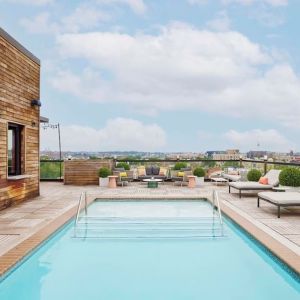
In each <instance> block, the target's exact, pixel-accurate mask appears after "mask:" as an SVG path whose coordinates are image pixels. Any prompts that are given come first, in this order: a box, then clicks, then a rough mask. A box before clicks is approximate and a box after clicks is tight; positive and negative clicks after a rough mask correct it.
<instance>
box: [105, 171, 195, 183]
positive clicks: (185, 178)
mask: <svg viewBox="0 0 300 300" xmlns="http://www.w3.org/2000/svg"><path fill="white" fill-rule="evenodd" d="M109 177H110V178H111V180H112V181H113V180H115V182H116V183H115V184H113V183H112V184H111V185H109V187H115V186H127V185H128V184H129V182H132V181H134V180H136V181H140V182H141V183H147V187H148V188H157V187H158V184H159V183H164V182H165V181H169V182H173V183H174V185H180V186H188V187H190V188H193V187H195V186H196V176H193V173H192V169H191V168H182V169H180V170H170V169H169V168H165V167H159V166H147V167H143V166H140V167H138V168H137V169H136V172H135V171H134V170H130V171H129V170H125V169H124V168H115V169H114V171H113V176H109Z"/></svg>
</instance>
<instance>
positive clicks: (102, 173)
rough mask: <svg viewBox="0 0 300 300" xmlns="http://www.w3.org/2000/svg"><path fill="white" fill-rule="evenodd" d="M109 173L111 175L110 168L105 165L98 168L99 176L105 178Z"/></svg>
mask: <svg viewBox="0 0 300 300" xmlns="http://www.w3.org/2000/svg"><path fill="white" fill-rule="evenodd" d="M109 175H111V170H110V169H108V168H105V167H103V168H100V169H99V177H101V178H106V177H108V176H109Z"/></svg>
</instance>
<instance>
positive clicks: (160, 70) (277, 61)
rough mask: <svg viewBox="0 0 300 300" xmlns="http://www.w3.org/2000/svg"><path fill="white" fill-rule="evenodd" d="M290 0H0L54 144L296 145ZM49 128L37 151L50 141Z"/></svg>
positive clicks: (298, 74)
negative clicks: (30, 60)
mask: <svg viewBox="0 0 300 300" xmlns="http://www.w3.org/2000/svg"><path fill="white" fill-rule="evenodd" d="M299 11H300V1H298V0H215V1H214V0H212V1H209V0H165V1H164V0H161V1H158V0H152V1H150V0H149V1H148V0H86V1H79V0H72V1H66V0H0V26H1V27H2V28H3V29H4V30H6V31H7V32H8V33H9V34H10V35H12V36H13V37H14V38H16V39H17V40H18V41H19V42H20V43H21V44H23V45H24V46H25V47H26V48H27V49H28V50H30V51H31V52H33V53H34V54H35V55H36V56H37V57H38V58H39V59H40V60H41V96H40V100H41V101H42V108H41V114H42V115H43V116H45V117H48V118H49V119H50V123H57V122H59V123H60V124H61V128H62V147H63V150H66V151H70V150H73V151H116V150H126V151H128V150H129V151H130V150H137V151H147V152H148V151H149V152H150V151H174V152H181V151H186V152H189V151H195V152H203V151H206V150H224V149H231V148H237V149H240V150H241V151H243V152H245V151H248V150H268V151H283V152H289V151H290V150H294V151H300V139H299V133H300V56H299V53H300V39H299V28H300V19H299ZM57 144H58V142H57V133H56V132H55V130H51V129H48V130H42V131H41V150H57V148H58V147H57Z"/></svg>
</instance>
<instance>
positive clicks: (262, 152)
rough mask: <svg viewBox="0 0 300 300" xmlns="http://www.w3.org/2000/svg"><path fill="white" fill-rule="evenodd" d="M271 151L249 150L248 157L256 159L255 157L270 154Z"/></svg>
mask: <svg viewBox="0 0 300 300" xmlns="http://www.w3.org/2000/svg"><path fill="white" fill-rule="evenodd" d="M269 153H270V152H268V151H249V152H247V158H250V159H255V158H263V157H264V156H266V155H268V154H269Z"/></svg>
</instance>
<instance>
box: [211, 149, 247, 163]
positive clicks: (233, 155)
mask: <svg viewBox="0 0 300 300" xmlns="http://www.w3.org/2000/svg"><path fill="white" fill-rule="evenodd" d="M240 155H241V154H240V151H239V150H238V149H228V150H226V151H219V153H214V154H212V158H213V159H215V160H238V159H240Z"/></svg>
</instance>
